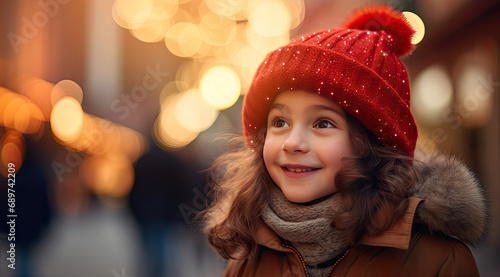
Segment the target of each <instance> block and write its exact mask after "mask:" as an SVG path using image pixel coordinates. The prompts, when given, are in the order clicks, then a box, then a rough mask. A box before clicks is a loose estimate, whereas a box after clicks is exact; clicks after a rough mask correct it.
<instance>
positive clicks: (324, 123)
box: [314, 119, 336, 128]
mask: <svg viewBox="0 0 500 277" xmlns="http://www.w3.org/2000/svg"><path fill="white" fill-rule="evenodd" d="M335 127H336V126H335V124H333V123H332V122H330V121H328V120H326V119H323V120H320V121H319V122H318V123H316V125H315V126H314V128H335Z"/></svg>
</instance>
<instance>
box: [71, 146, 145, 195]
mask: <svg viewBox="0 0 500 277" xmlns="http://www.w3.org/2000/svg"><path fill="white" fill-rule="evenodd" d="M80 172H81V176H82V178H83V180H84V181H85V183H86V184H87V186H88V188H89V189H90V190H91V191H92V192H93V193H95V194H97V195H100V196H104V197H112V198H120V197H123V196H125V195H127V194H128V193H129V192H130V189H131V188H132V185H133V182H134V175H135V174H134V168H133V166H132V164H131V163H130V161H129V160H128V159H126V158H125V157H122V156H120V155H109V156H99V157H93V156H88V157H86V158H85V159H84V160H83V162H82V165H81V167H80Z"/></svg>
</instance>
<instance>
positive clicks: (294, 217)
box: [262, 188, 349, 276]
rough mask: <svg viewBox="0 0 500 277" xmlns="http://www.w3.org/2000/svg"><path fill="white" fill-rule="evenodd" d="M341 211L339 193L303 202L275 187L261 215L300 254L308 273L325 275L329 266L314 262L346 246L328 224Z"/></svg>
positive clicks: (335, 255)
mask: <svg viewBox="0 0 500 277" xmlns="http://www.w3.org/2000/svg"><path fill="white" fill-rule="evenodd" d="M344 211H345V207H344V205H343V202H342V199H341V197H340V195H339V194H334V195H332V196H330V197H329V198H327V199H325V200H323V201H321V202H319V203H315V204H312V205H303V204H296V203H292V202H290V201H288V200H287V199H286V198H285V196H284V195H283V193H282V192H281V190H280V189H279V188H276V189H274V190H273V193H272V196H271V201H270V203H269V207H267V208H266V209H265V210H264V213H263V215H262V219H263V220H264V222H265V223H266V224H267V225H268V226H269V228H271V230H273V231H274V232H275V233H276V234H278V236H280V237H281V238H283V239H285V240H287V241H288V242H289V243H290V244H291V245H292V246H293V247H294V248H295V249H296V250H297V251H298V252H299V253H300V254H301V255H302V258H303V259H304V262H305V263H306V265H307V267H308V271H309V273H311V275H313V276H325V274H326V273H328V271H329V269H330V268H329V267H326V268H318V265H320V264H322V263H325V262H327V261H329V260H332V259H333V258H335V257H337V256H339V255H341V254H343V253H344V252H345V251H346V250H347V248H348V247H349V243H348V242H347V241H346V240H345V239H344V238H343V236H342V233H341V232H340V231H339V230H337V229H335V228H333V227H332V225H331V220H332V219H333V218H334V217H335V216H337V215H339V214H340V213H342V212H344ZM325 272H326V273H325Z"/></svg>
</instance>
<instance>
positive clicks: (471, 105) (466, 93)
mask: <svg viewBox="0 0 500 277" xmlns="http://www.w3.org/2000/svg"><path fill="white" fill-rule="evenodd" d="M488 74H489V73H488V71H487V70H486V69H484V67H481V66H479V65H474V64H469V65H468V66H466V67H464V68H462V70H461V71H460V72H459V76H458V78H457V103H458V106H457V110H458V111H457V112H458V113H460V115H461V116H462V118H463V124H464V126H466V127H469V128H478V127H481V126H484V125H485V124H486V123H487V122H488V120H490V118H491V115H492V113H493V103H494V101H493V97H492V94H493V92H494V91H495V89H494V88H493V85H492V83H491V82H488V81H486V79H485V78H486V76H488Z"/></svg>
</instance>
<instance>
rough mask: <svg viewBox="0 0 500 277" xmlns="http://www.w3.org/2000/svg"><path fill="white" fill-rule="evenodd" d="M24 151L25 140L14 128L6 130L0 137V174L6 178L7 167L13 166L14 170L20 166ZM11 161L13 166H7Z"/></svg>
mask: <svg viewBox="0 0 500 277" xmlns="http://www.w3.org/2000/svg"><path fill="white" fill-rule="evenodd" d="M25 151H26V142H25V140H24V137H23V135H22V134H21V133H19V132H18V131H15V130H9V131H7V132H6V133H5V134H4V135H3V136H2V137H1V138H0V153H1V154H0V159H1V163H0V174H1V175H2V176H3V177H5V178H7V176H8V174H9V173H12V170H11V171H10V172H9V168H14V169H15V172H17V171H18V170H19V168H21V165H22V163H23V159H24V154H25ZM10 163H12V164H13V165H14V166H13V167H12V166H9V164H10Z"/></svg>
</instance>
